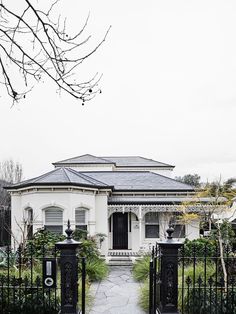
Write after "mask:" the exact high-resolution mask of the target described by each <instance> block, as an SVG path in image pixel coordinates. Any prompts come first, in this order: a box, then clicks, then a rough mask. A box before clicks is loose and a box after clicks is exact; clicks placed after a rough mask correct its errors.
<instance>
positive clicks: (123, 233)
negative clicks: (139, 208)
mask: <svg viewBox="0 0 236 314" xmlns="http://www.w3.org/2000/svg"><path fill="white" fill-rule="evenodd" d="M113 249H114V250H127V249H128V214H127V213H124V214H123V213H114V214H113Z"/></svg>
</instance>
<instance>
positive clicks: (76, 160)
mask: <svg viewBox="0 0 236 314" xmlns="http://www.w3.org/2000/svg"><path fill="white" fill-rule="evenodd" d="M113 163H114V162H111V161H109V160H105V159H103V158H102V157H96V156H93V155H90V154H86V155H81V156H77V157H73V158H69V159H65V160H61V161H57V162H54V163H53V165H56V164H113Z"/></svg>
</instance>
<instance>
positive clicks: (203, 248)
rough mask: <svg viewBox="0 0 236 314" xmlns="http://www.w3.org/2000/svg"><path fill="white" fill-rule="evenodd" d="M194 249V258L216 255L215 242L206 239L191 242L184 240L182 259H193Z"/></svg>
mask: <svg viewBox="0 0 236 314" xmlns="http://www.w3.org/2000/svg"><path fill="white" fill-rule="evenodd" d="M194 249H195V256H196V257H203V256H206V257H207V258H208V257H214V256H215V254H216V241H215V240H211V239H207V238H200V239H195V240H192V241H190V240H188V239H186V240H185V243H184V257H185V258H188V257H193V252H194Z"/></svg>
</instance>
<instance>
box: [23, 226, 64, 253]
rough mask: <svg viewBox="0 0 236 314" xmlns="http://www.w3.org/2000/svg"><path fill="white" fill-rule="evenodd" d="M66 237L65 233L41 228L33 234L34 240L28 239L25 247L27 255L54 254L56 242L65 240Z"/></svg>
mask: <svg viewBox="0 0 236 314" xmlns="http://www.w3.org/2000/svg"><path fill="white" fill-rule="evenodd" d="M65 238H66V237H65V236H64V235H62V234H61V235H60V234H55V233H53V232H50V231H48V230H45V229H41V230H39V231H37V232H35V234H34V235H33V238H32V240H28V241H27V244H26V248H25V256H30V255H31V254H32V255H33V256H34V257H41V256H42V255H43V253H45V255H46V254H48V253H49V254H54V252H55V244H56V243H57V242H59V241H63V240H64V239H65ZM43 250H45V251H44V252H43Z"/></svg>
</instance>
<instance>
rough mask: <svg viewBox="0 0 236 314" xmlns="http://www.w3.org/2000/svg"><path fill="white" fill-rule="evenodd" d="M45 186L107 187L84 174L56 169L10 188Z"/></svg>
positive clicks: (66, 169)
mask: <svg viewBox="0 0 236 314" xmlns="http://www.w3.org/2000/svg"><path fill="white" fill-rule="evenodd" d="M47 184H50V185H54V184H76V185H80V186H92V187H95V186H97V187H107V184H106V183H103V182H101V181H99V180H96V179H94V178H90V177H89V176H87V175H86V174H83V173H79V172H77V171H75V170H73V169H70V168H56V169H55V170H53V171H50V172H47V173H45V174H43V175H41V176H39V177H36V178H33V179H30V180H26V181H23V182H20V183H17V184H13V185H11V186H10V188H17V187H23V186H30V185H47Z"/></svg>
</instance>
